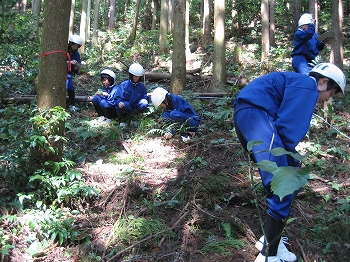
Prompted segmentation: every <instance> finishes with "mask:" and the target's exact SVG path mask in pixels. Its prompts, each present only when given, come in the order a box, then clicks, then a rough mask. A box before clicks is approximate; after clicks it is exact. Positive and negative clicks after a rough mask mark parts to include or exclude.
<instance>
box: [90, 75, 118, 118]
mask: <svg viewBox="0 0 350 262" xmlns="http://www.w3.org/2000/svg"><path fill="white" fill-rule="evenodd" d="M115 79H116V75H115V73H114V72H113V71H112V70H110V69H104V70H102V72H101V82H102V85H103V87H102V89H101V90H99V91H97V92H96V94H95V95H94V97H93V98H92V100H91V102H92V104H93V105H94V108H95V110H96V112H97V114H98V119H97V120H98V122H100V123H102V122H104V123H107V124H109V123H111V122H112V120H113V119H114V118H116V111H115V96H116V93H117V89H118V87H117V86H116V84H115Z"/></svg>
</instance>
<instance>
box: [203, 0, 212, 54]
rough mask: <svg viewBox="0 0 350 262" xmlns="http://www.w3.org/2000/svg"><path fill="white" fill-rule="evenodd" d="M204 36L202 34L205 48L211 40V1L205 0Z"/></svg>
mask: <svg viewBox="0 0 350 262" xmlns="http://www.w3.org/2000/svg"><path fill="white" fill-rule="evenodd" d="M203 2H204V4H203V36H202V46H203V48H205V47H206V46H207V45H208V44H209V43H210V42H211V15H210V10H211V1H210V0H204V1H203Z"/></svg>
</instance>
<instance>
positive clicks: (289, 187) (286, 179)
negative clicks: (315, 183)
mask: <svg viewBox="0 0 350 262" xmlns="http://www.w3.org/2000/svg"><path fill="white" fill-rule="evenodd" d="M272 174H273V178H272V181H271V190H272V191H273V192H274V194H275V195H278V196H279V197H280V200H281V201H282V199H283V198H284V197H285V196H287V195H289V194H292V193H293V192H294V191H296V190H298V189H299V188H301V187H303V186H304V185H306V184H307V181H308V179H309V177H310V171H309V170H308V168H301V167H292V166H281V167H278V168H277V169H276V170H275V171H274V172H273V173H272Z"/></svg>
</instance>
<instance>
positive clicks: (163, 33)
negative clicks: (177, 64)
mask: <svg viewBox="0 0 350 262" xmlns="http://www.w3.org/2000/svg"><path fill="white" fill-rule="evenodd" d="M167 29H168V1H166V0H163V1H161V6H160V28H159V51H160V52H161V53H164V54H167V53H168V48H167V42H168V41H167V32H168V30H167Z"/></svg>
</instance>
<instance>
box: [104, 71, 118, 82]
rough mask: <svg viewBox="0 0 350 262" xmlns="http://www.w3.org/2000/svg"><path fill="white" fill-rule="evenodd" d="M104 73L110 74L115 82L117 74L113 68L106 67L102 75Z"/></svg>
mask: <svg viewBox="0 0 350 262" xmlns="http://www.w3.org/2000/svg"><path fill="white" fill-rule="evenodd" d="M103 75H108V76H110V77H112V78H113V80H114V83H115V79H116V75H115V73H114V72H113V71H112V70H111V69H104V70H102V72H101V77H102V76H103Z"/></svg>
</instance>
